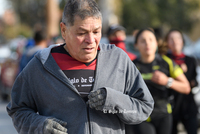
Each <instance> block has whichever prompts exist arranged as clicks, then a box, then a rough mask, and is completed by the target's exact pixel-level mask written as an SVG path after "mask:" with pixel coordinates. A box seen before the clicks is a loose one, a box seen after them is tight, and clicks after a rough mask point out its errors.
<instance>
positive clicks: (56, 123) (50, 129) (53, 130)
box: [43, 118, 67, 134]
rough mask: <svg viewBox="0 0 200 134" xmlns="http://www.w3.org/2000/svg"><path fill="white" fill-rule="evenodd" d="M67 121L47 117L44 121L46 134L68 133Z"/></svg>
mask: <svg viewBox="0 0 200 134" xmlns="http://www.w3.org/2000/svg"><path fill="white" fill-rule="evenodd" d="M66 126H67V123H66V122H64V121H61V120H58V119H55V118H53V119H52V118H51V119H46V120H45V122H44V127H43V133H44V134H67V128H66Z"/></svg>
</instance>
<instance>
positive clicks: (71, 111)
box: [7, 44, 154, 134]
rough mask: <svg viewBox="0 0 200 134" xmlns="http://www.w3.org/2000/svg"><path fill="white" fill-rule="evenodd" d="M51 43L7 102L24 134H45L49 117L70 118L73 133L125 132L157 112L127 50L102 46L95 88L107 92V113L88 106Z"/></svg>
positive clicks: (70, 127) (70, 133) (117, 133)
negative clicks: (68, 76) (53, 52)
mask: <svg viewBox="0 0 200 134" xmlns="http://www.w3.org/2000/svg"><path fill="white" fill-rule="evenodd" d="M52 47H55V46H50V47H49V48H46V49H44V50H42V51H40V52H39V53H37V54H36V55H35V57H34V58H33V59H32V60H31V62H29V64H28V65H27V66H26V67H25V69H24V70H23V71H22V72H21V73H20V74H19V76H18V77H17V79H16V81H15V84H14V86H13V89H12V94H11V97H12V99H11V102H10V103H9V104H8V106H7V111H8V114H9V115H10V116H11V117H12V120H13V123H14V126H15V128H16V130H17V131H18V132H19V133H20V134H42V133H43V124H44V121H45V120H46V119H47V118H57V119H60V120H63V121H65V122H67V129H68V133H69V134H90V133H91V134H124V133H125V127H124V124H137V123H140V122H142V121H144V120H146V119H147V118H148V117H149V115H150V114H151V112H152V109H153V104H154V101H153V99H152V96H151V94H150V92H149V90H148V88H147V86H146V84H145V83H144V81H143V79H142V77H141V75H140V73H139V72H138V70H137V69H136V67H135V66H134V64H133V63H132V61H131V60H130V59H129V57H128V56H127V54H126V53H125V52H124V51H123V50H121V49H120V48H118V47H116V46H114V45H106V44H100V45H99V47H100V51H99V54H98V57H97V67H96V75H95V82H94V86H93V90H97V89H99V88H105V89H106V92H107V97H106V102H105V105H104V108H103V111H97V110H95V109H91V108H89V107H88V106H87V104H86V103H85V102H84V100H83V99H82V98H81V96H80V94H79V93H78V91H77V89H76V88H75V87H74V86H73V84H72V83H71V82H70V80H69V79H68V78H67V77H66V76H65V74H64V73H63V72H62V70H61V69H60V68H59V66H58V65H57V63H56V62H55V60H54V58H53V57H52V55H51V49H52Z"/></svg>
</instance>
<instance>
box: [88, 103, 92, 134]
mask: <svg viewBox="0 0 200 134" xmlns="http://www.w3.org/2000/svg"><path fill="white" fill-rule="evenodd" d="M89 109H90V108H89V105H87V118H88V125H89V134H92V133H91V125H90V116H89V115H90V111H89Z"/></svg>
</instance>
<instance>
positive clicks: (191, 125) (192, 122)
mask: <svg viewBox="0 0 200 134" xmlns="http://www.w3.org/2000/svg"><path fill="white" fill-rule="evenodd" d="M173 119H174V120H173V128H172V134H177V132H178V130H177V125H178V123H179V121H181V122H182V123H183V125H184V127H185V129H186V131H187V134H197V128H198V120H197V117H195V116H191V117H189V118H187V119H184V118H183V117H182V118H181V119H180V118H179V119H177V116H174V118H173Z"/></svg>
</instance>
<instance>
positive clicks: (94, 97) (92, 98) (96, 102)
mask: <svg viewBox="0 0 200 134" xmlns="http://www.w3.org/2000/svg"><path fill="white" fill-rule="evenodd" d="M106 95H107V94H106V90H105V89H104V88H100V89H98V90H96V91H92V92H90V94H89V95H88V98H89V100H88V104H89V106H90V108H94V109H96V110H101V111H102V110H103V106H104V104H105V101H106Z"/></svg>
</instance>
